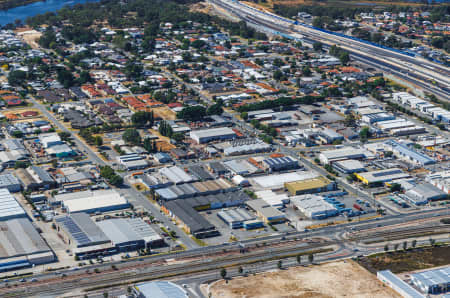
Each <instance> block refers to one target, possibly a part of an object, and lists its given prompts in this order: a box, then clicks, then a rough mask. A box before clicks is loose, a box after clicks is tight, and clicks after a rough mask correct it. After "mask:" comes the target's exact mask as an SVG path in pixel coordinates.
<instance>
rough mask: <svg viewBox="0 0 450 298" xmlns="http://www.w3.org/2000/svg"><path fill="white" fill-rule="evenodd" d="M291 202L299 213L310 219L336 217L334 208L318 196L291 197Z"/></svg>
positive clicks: (336, 211) (336, 213) (336, 212)
mask: <svg viewBox="0 0 450 298" xmlns="http://www.w3.org/2000/svg"><path fill="white" fill-rule="evenodd" d="M291 202H292V204H294V206H295V207H296V208H298V210H300V212H302V213H303V214H304V215H305V216H307V217H309V218H311V219H325V218H328V217H331V216H336V215H338V210H337V209H336V207H335V206H334V205H332V204H330V203H328V202H327V201H325V199H324V198H323V197H322V196H318V195H312V194H307V195H301V196H294V197H291Z"/></svg>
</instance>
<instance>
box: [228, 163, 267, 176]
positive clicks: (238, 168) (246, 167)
mask: <svg viewBox="0 0 450 298" xmlns="http://www.w3.org/2000/svg"><path fill="white" fill-rule="evenodd" d="M223 164H224V165H225V166H226V167H227V168H228V169H230V172H231V173H232V174H234V175H241V176H249V175H252V174H255V173H257V172H258V171H260V169H259V168H257V167H255V166H254V165H252V164H251V163H249V162H248V161H246V160H243V159H241V160H236V159H233V160H228V161H224V162H223Z"/></svg>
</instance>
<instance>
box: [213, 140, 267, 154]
mask: <svg viewBox="0 0 450 298" xmlns="http://www.w3.org/2000/svg"><path fill="white" fill-rule="evenodd" d="M215 147H216V148H218V147H219V146H218V145H215ZM220 147H223V153H224V154H225V155H226V156H235V155H242V154H252V153H262V152H270V151H272V146H271V145H270V144H267V143H265V142H263V141H262V140H260V139H243V140H234V141H231V142H228V143H225V144H223V145H222V146H220Z"/></svg>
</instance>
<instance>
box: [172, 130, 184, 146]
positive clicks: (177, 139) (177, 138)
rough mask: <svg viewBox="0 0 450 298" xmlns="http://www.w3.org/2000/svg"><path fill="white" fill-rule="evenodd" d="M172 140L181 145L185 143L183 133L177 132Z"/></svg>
mask: <svg viewBox="0 0 450 298" xmlns="http://www.w3.org/2000/svg"><path fill="white" fill-rule="evenodd" d="M172 139H174V140H175V142H177V143H181V142H183V141H184V134H183V133H181V132H176V133H174V134H173V135H172Z"/></svg>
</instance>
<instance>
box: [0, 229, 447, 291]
mask: <svg viewBox="0 0 450 298" xmlns="http://www.w3.org/2000/svg"><path fill="white" fill-rule="evenodd" d="M437 229H439V227H437ZM407 230H408V231H415V230H418V231H420V230H422V228H421V226H420V225H419V226H417V227H414V226H413V227H410V228H408V229H407ZM318 232H319V231H318ZM321 232H323V231H321ZM403 233H404V230H400V231H396V230H395V229H394V230H392V232H391V235H400V236H401V235H402V234H403ZM310 234H314V233H310ZM328 234H329V233H328ZM339 235H340V237H338V238H342V239H334V238H331V239H330V237H328V238H325V237H322V238H323V239H322V240H319V239H316V240H306V241H305V240H299V239H300V238H299V237H296V238H294V237H292V236H291V235H289V236H286V238H285V239H280V240H277V241H272V242H271V243H269V242H266V241H265V243H266V244H262V245H261V243H262V242H259V243H260V245H259V246H256V243H258V241H255V240H253V241H255V245H252V247H251V249H250V250H249V251H248V252H247V253H244V254H242V253H239V252H237V251H235V250H236V249H238V247H237V246H235V247H234V249H233V248H231V247H228V248H226V251H227V252H226V253H224V252H223V248H222V249H219V250H217V251H216V252H215V253H213V254H209V255H205V256H203V254H205V253H199V252H197V253H196V254H195V256H197V258H193V259H192V258H191V259H189V258H188V259H186V258H183V257H182V256H181V254H183V253H181V254H180V255H179V256H176V255H174V256H173V258H172V256H154V257H151V258H143V259H140V260H133V261H130V262H123V263H122V262H119V263H117V264H116V268H112V267H111V263H110V264H105V266H104V267H99V266H96V267H95V268H97V269H99V270H98V272H97V273H93V269H92V267H91V268H90V269H91V271H90V273H85V271H84V269H86V268H84V269H83V270H77V271H70V270H68V271H64V272H65V274H66V276H61V275H60V274H56V275H55V274H53V273H52V274H48V278H47V279H44V276H35V278H36V279H38V281H36V282H31V283H30V282H28V283H27V282H25V283H20V282H14V286H13V287H6V284H5V283H1V284H0V286H1V288H0V295H2V293H5V292H7V293H8V296H9V297H23V296H27V297H28V296H38V295H39V297H53V296H56V295H62V294H65V293H70V292H72V291H77V292H79V291H80V290H82V289H87V288H96V287H98V286H103V285H104V286H106V287H110V286H120V285H122V286H124V287H126V286H127V285H128V284H129V283H134V282H136V281H140V280H144V279H161V278H172V279H173V278H178V279H180V278H181V281H180V280H179V281H178V282H181V283H192V282H194V283H196V284H197V286H198V284H199V283H200V282H203V281H208V280H214V279H217V278H218V272H219V270H220V268H223V267H228V266H232V267H235V268H236V267H238V266H243V267H244V268H245V270H246V271H249V272H250V273H252V272H260V271H266V270H269V269H272V268H273V267H272V266H273V265H274V264H276V263H277V260H278V259H284V260H283V264H285V266H286V265H295V262H294V261H293V260H294V258H295V256H296V255H297V254H299V253H302V254H310V253H312V252H317V251H318V250H319V249H322V250H323V249H326V248H328V249H331V250H330V251H328V252H323V253H320V254H316V253H315V258H314V259H315V262H323V261H332V260H337V259H342V258H350V257H353V256H356V255H368V254H371V253H375V252H381V251H382V250H384V244H383V243H379V244H376V245H371V246H369V245H365V244H363V243H361V241H362V240H370V239H374V237H377V236H376V234H375V236H373V235H374V233H370V232H368V233H367V235H363V236H362V237H360V238H359V242H354V241H353V240H347V239H345V237H342V235H341V234H339ZM308 238H309V239H312V237H311V236H310V237H308ZM314 238H317V236H314ZM439 239H440V238H439ZM443 239H444V240H446V241H448V234H447V235H446V236H444V238H443ZM398 241H401V240H398ZM426 241H428V239H422V240H419V241H418V243H419V244H420V243H426ZM398 243H400V242H398ZM249 248H250V247H249ZM186 253H187V252H186ZM198 257H200V258H198ZM305 258H306V257H303V262H305ZM174 259H177V260H180V261H179V262H173V261H170V262H169V263H167V262H166V261H167V260H174ZM229 272H230V274H232V272H233V269H230V270H229ZM60 273H61V272H60ZM168 275H170V276H173V277H170V276H168ZM175 276H176V277H175ZM201 277H203V278H201ZM183 278H184V279H185V280H183ZM10 285H11V284H10ZM101 291H104V290H103V289H102V290H101ZM193 292H194V293H198V288H195V287H194V291H193ZM200 296H201V295H200Z"/></svg>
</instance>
